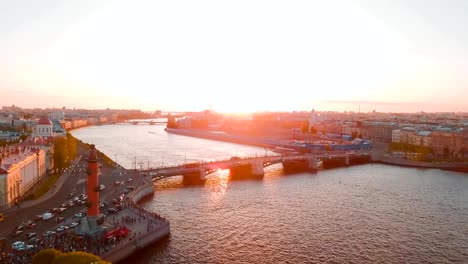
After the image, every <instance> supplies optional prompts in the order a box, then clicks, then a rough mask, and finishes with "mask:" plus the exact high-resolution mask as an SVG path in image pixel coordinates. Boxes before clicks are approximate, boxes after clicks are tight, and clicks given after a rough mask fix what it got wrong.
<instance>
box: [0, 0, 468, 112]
mask: <svg viewBox="0 0 468 264" xmlns="http://www.w3.org/2000/svg"><path fill="white" fill-rule="evenodd" d="M467 12H468V1H466V0H450V1H440V0H419V1H416V0H394V1H391V0H367V1H365V0H361V1H359V0H355V1H351V0H342V1H312V0H306V1H292V0H291V1H275V0H268V1H256V0H245V1H244V0H237V1H220V0H213V1H194V0H191V1H156V0H147V1H124V0H121V1H118V0H112V1H111V0H109V1H103V0H100V1H95V0H93V1H84V0H76V1H62V0H56V1H51V0H41V1H37V0H29V1H1V2H0V106H1V105H12V104H15V105H18V106H21V107H28V108H29V107H62V106H67V107H70V108H73V107H77V108H89V109H97V108H108V107H109V108H126V109H130V108H132V109H135V108H136V109H138V108H139V109H142V110H156V109H162V110H171V111H172V110H180V111H197V110H203V109H207V108H212V109H214V110H217V111H221V112H245V111H260V110H272V111H276V110H281V111H292V110H311V109H312V108H315V109H318V110H338V111H343V110H353V111H357V110H358V107H359V105H360V107H361V111H365V112H367V111H371V110H373V109H375V110H377V111H380V112H387V111H391V112H415V111H431V112H435V111H467V112H468V103H467V102H468V16H467V15H466V14H467Z"/></svg>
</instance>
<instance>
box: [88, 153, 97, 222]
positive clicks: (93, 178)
mask: <svg viewBox="0 0 468 264" xmlns="http://www.w3.org/2000/svg"><path fill="white" fill-rule="evenodd" d="M89 148H90V151H89V156H88V171H87V172H88V202H89V203H90V205H89V207H88V219H89V218H94V219H96V218H97V217H98V216H99V176H98V159H97V153H96V147H95V146H94V144H91V146H90V147H89Z"/></svg>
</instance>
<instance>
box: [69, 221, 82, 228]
mask: <svg viewBox="0 0 468 264" xmlns="http://www.w3.org/2000/svg"><path fill="white" fill-rule="evenodd" d="M79 225H80V223H79V222H71V223H70V224H69V225H68V227H70V228H74V227H76V226H79Z"/></svg>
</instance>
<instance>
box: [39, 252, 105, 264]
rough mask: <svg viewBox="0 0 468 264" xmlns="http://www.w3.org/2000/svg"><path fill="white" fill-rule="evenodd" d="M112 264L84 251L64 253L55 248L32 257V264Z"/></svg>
mask: <svg viewBox="0 0 468 264" xmlns="http://www.w3.org/2000/svg"><path fill="white" fill-rule="evenodd" d="M89 263H98V264H110V262H107V261H104V260H102V259H101V258H100V257H99V256H96V255H93V254H91V253H87V252H83V251H73V252H68V253H62V252H60V251H59V250H56V249H54V248H48V249H43V250H41V251H39V252H38V253H36V254H35V255H34V256H33V257H32V264H89Z"/></svg>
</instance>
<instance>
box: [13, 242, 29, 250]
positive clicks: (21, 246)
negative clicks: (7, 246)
mask: <svg viewBox="0 0 468 264" xmlns="http://www.w3.org/2000/svg"><path fill="white" fill-rule="evenodd" d="M11 248H12V249H16V250H24V249H25V248H26V243H24V242H23V241H16V242H14V243H13V244H11Z"/></svg>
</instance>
